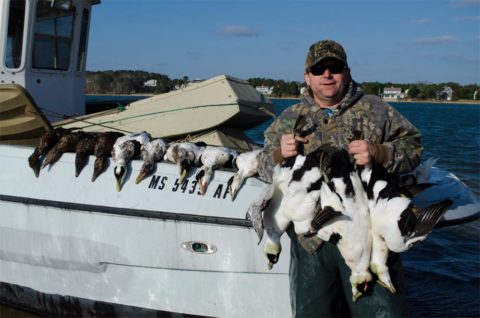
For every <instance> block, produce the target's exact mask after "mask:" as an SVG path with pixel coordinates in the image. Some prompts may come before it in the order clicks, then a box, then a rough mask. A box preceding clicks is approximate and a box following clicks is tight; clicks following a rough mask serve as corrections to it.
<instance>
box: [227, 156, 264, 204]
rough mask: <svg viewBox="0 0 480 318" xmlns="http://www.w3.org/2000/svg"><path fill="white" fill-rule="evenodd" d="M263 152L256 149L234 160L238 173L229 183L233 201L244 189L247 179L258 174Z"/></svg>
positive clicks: (233, 163)
mask: <svg viewBox="0 0 480 318" xmlns="http://www.w3.org/2000/svg"><path fill="white" fill-rule="evenodd" d="M261 151H262V149H254V150H251V151H247V152H243V153H241V154H239V155H238V156H237V157H236V158H234V159H233V162H232V165H233V167H234V168H236V169H237V171H236V172H235V174H234V175H233V176H232V177H230V179H229V180H228V182H227V185H228V192H229V193H230V195H231V198H232V200H234V199H235V197H236V195H237V193H238V190H240V188H241V187H242V185H243V182H244V181H245V179H246V178H248V177H252V176H254V175H256V174H257V170H258V155H259V154H260V152H261Z"/></svg>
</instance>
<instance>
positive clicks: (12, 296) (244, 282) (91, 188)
mask: <svg viewBox="0 0 480 318" xmlns="http://www.w3.org/2000/svg"><path fill="white" fill-rule="evenodd" d="M98 3H99V1H95V0H92V1H87V0H61V1H60V0H30V1H22V0H16V1H13V0H10V1H8V0H7V1H2V2H0V16H1V19H2V21H5V22H4V25H2V29H1V33H0V58H4V61H3V63H0V68H1V72H0V79H1V81H2V83H3V84H0V184H1V185H2V187H1V188H0V302H1V303H7V304H9V305H10V306H16V307H20V308H24V309H28V310H31V311H32V310H33V311H36V312H39V313H42V314H44V315H54V316H96V317H99V316H107V317H114V316H136V315H143V314H144V313H147V314H152V315H157V314H159V315H164V314H167V313H174V314H177V315H178V314H181V315H183V316H187V317H188V316H189V315H192V316H193V315H194V316H212V317H291V309H290V300H289V286H288V272H289V245H290V244H289V241H288V238H287V236H286V235H284V236H283V237H282V240H283V242H282V245H283V251H282V254H281V256H280V260H279V262H278V263H277V264H276V265H275V267H274V268H273V270H271V271H269V270H268V269H267V263H268V261H267V259H266V258H265V256H264V255H263V252H262V248H260V247H259V246H258V245H257V243H258V242H257V241H258V238H257V235H256V233H255V231H254V230H253V228H252V227H251V223H250V221H248V220H246V219H245V213H246V211H247V208H248V206H249V205H250V203H251V202H252V200H254V199H256V198H257V196H258V194H259V193H260V192H261V191H262V190H263V189H264V187H265V184H264V183H263V182H262V181H261V180H259V179H257V178H249V179H247V180H246V182H245V184H244V186H243V187H242V189H240V191H239V192H238V195H237V196H236V198H235V200H232V199H231V198H230V196H229V194H228V193H227V181H228V180H229V178H230V177H231V176H232V174H233V171H227V170H218V171H215V173H214V178H213V179H212V181H211V182H210V184H209V186H208V189H207V191H206V193H205V195H203V196H202V195H200V194H199V186H198V183H197V181H196V180H195V178H194V177H193V176H194V174H195V170H194V171H192V172H191V174H190V175H189V176H188V177H187V179H186V181H185V182H184V183H182V184H179V182H178V168H177V167H176V166H175V165H172V164H168V163H158V164H157V166H156V169H155V171H154V173H153V175H152V176H150V177H149V178H148V179H145V180H143V181H142V182H141V183H139V184H135V182H134V176H136V175H137V174H138V172H139V170H140V166H141V164H142V163H141V162H140V161H139V160H134V161H132V162H131V163H130V165H129V166H128V173H127V175H126V178H125V181H124V185H123V187H122V190H121V192H118V191H116V188H115V177H114V175H113V173H112V171H111V170H112V168H111V167H112V165H113V163H112V160H111V159H110V160H109V167H110V168H109V169H108V170H107V171H106V172H105V173H103V174H101V175H100V176H99V177H98V178H97V179H96V180H95V182H92V181H91V175H92V173H93V161H94V158H93V157H90V158H89V163H88V164H87V166H86V167H85V168H84V170H83V171H82V173H81V174H80V175H79V176H78V177H77V178H76V177H75V154H73V153H66V154H64V155H63V156H62V157H61V159H60V160H59V161H58V162H57V163H55V164H54V165H53V166H51V167H49V168H45V169H43V170H41V172H40V175H39V177H38V178H37V177H36V176H35V174H34V173H33V171H32V170H31V169H30V167H29V166H28V163H27V158H28V157H29V156H30V155H31V154H32V152H33V149H34V148H33V146H35V145H36V143H37V142H38V138H39V137H40V136H41V135H42V134H43V133H45V132H46V131H49V130H51V129H53V127H59V126H62V127H70V128H73V127H75V128H79V129H82V130H86V131H105V130H117V131H124V132H138V131H139V130H146V131H147V132H149V133H150V134H152V136H154V137H172V138H175V139H184V140H190V141H199V140H202V141H205V142H207V143H208V144H214V145H223V146H227V147H230V148H234V149H238V150H249V149H252V148H254V147H257V146H258V145H255V144H254V143H253V142H251V141H250V140H248V139H247V138H246V137H245V135H244V134H243V131H242V130H243V129H245V128H248V127H251V125H255V124H256V123H259V122H261V121H262V120H265V119H267V118H268V115H266V114H265V113H268V112H269V111H272V110H273V109H272V108H271V107H272V104H271V102H269V101H268V100H267V99H265V98H263V97H262V96H261V95H259V94H258V93H256V92H254V89H253V88H252V87H250V86H249V85H248V84H247V83H246V82H244V81H241V80H239V79H235V78H233V77H230V76H219V77H215V78H213V79H212V80H209V81H206V82H204V83H200V84H198V85H197V86H192V87H189V88H186V89H184V90H181V91H177V92H172V93H170V94H165V95H159V96H155V97H152V98H148V99H146V100H141V101H138V102H134V103H131V104H130V105H129V106H128V107H127V109H126V110H125V111H123V112H118V113H117V111H115V110H113V111H106V112H101V113H99V114H92V115H87V116H81V117H78V118H76V119H69V120H67V121H64V122H58V123H57V122H53V123H51V122H50V120H51V118H52V116H51V115H58V114H83V113H82V112H83V111H84V110H83V109H81V107H84V101H83V104H82V102H81V100H82V97H80V95H79V94H83V84H82V81H83V80H84V75H83V72H84V65H85V58H86V47H87V37H88V28H89V17H90V10H91V5H93V4H98ZM21 17H23V19H20V18H21ZM74 17H75V18H74ZM19 19H20V20H19ZM59 22H61V23H59ZM52 24H55V25H58V26H59V27H65V26H66V27H69V26H70V27H71V28H72V30H73V31H72V32H71V35H72V36H71V38H68V39H66V38H65V37H63V36H60V35H59V33H54V34H45V33H43V32H44V31H45V29H44V28H41V27H38V28H37V26H41V25H52ZM4 26H7V29H5V28H4ZM7 30H8V31H7ZM23 39H26V42H25V43H23ZM67 40H68V41H67ZM65 41H67V42H68V43H70V46H62V47H63V48H65V50H64V51H62V50H60V51H56V52H54V51H50V50H41V49H39V48H38V46H36V45H38V42H41V43H43V44H45V45H48V44H51V45H54V44H65V43H66V42H65ZM5 43H6V44H7V45H5ZM67 48H68V50H67ZM67 51H68V52H67ZM48 53H52V54H53V55H49V54H48ZM67 53H68V54H67ZM82 96H83V95H82ZM56 105H58V106H59V107H58V109H56V108H54V106H56ZM162 105H163V106H162ZM262 108H266V109H267V111H266V112H264V111H262ZM46 110H48V114H46V113H47V111H46ZM44 114H46V115H44ZM47 115H48V116H47ZM435 171H436V170H434V171H433V172H435ZM432 177H438V180H436V182H438V183H439V185H438V186H440V188H435V187H432V188H431V191H433V192H434V193H435V194H436V195H444V196H452V197H453V198H454V201H455V202H454V205H453V206H452V209H451V211H449V212H448V213H447V214H446V215H445V219H444V220H443V223H442V224H443V225H451V224H455V222H467V221H470V220H472V218H478V217H479V216H480V214H479V211H480V203H479V202H478V200H477V198H476V197H475V196H473V194H472V193H471V191H470V190H469V189H468V188H467V187H465V185H463V183H461V182H460V181H459V180H457V179H455V178H454V176H453V175H449V174H443V175H439V174H437V173H436V172H435V173H434V175H432ZM435 189H437V190H435ZM430 198H431V196H428V197H427V198H424V200H429V199H430ZM436 199H437V198H436ZM420 203H421V202H420Z"/></svg>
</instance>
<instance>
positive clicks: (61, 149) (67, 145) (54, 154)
mask: <svg viewBox="0 0 480 318" xmlns="http://www.w3.org/2000/svg"><path fill="white" fill-rule="evenodd" d="M84 135H85V133H84V132H83V131H73V132H72V131H70V132H67V133H66V134H65V135H63V136H62V137H61V138H60V139H59V140H58V142H57V143H56V144H55V146H54V147H53V148H52V149H50V151H49V152H48V153H47V155H46V156H45V159H44V160H43V163H42V169H43V168H45V167H46V166H48V165H50V166H52V165H53V164H55V163H56V162H57V161H58V159H60V157H61V156H62V155H63V154H64V153H65V152H75V150H76V147H77V143H78V141H79V140H80V139H82V137H83V136H84Z"/></svg>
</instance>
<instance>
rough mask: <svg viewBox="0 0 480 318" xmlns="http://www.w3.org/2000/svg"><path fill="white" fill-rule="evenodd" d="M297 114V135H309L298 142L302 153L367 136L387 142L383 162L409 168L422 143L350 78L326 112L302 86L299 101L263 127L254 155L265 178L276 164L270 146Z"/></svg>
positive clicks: (413, 131)
mask: <svg viewBox="0 0 480 318" xmlns="http://www.w3.org/2000/svg"><path fill="white" fill-rule="evenodd" d="M302 116H303V117H304V118H303V119H302V124H303V125H302V127H297V128H301V131H300V135H302V136H304V137H306V138H307V140H308V142H307V143H305V144H303V145H302V147H303V149H299V151H300V152H301V153H303V154H304V155H307V154H309V153H310V152H312V151H314V150H315V149H317V148H318V146H319V145H321V144H322V143H330V144H332V145H334V146H337V147H342V148H345V149H346V148H347V146H348V144H349V143H350V142H351V141H353V140H355V139H366V140H369V141H370V142H372V143H376V144H382V145H384V146H386V147H387V149H388V152H389V160H388V161H387V162H385V163H384V166H385V167H386V168H387V169H388V170H389V171H390V172H392V173H404V172H408V171H411V170H413V169H414V168H415V167H416V166H417V165H418V164H419V162H420V158H421V155H422V151H423V147H422V145H421V143H420V132H419V131H418V129H417V128H415V127H414V126H413V125H412V124H411V123H410V122H409V121H408V120H407V119H406V118H404V117H403V116H402V115H401V114H400V113H399V112H398V111H396V110H395V109H394V108H393V107H392V106H390V105H389V104H387V103H385V102H384V101H382V100H381V99H380V98H379V97H377V96H374V95H367V94H364V93H363V91H362V89H361V87H360V86H358V85H357V84H356V83H355V82H354V81H351V82H350V84H349V88H348V91H347V94H346V96H345V97H344V99H343V100H342V102H341V103H340V105H339V107H338V108H337V109H336V110H335V112H334V113H333V115H332V116H331V117H329V116H328V115H327V113H326V112H325V110H323V109H322V108H320V106H319V105H317V104H316V103H315V101H314V100H313V98H312V97H311V96H310V94H309V92H308V90H305V94H304V95H303V96H302V97H301V102H300V103H299V104H296V105H293V106H290V107H289V108H287V109H285V110H284V111H283V112H282V113H281V114H280V115H279V117H278V118H276V120H275V121H274V122H273V123H272V124H271V125H270V127H269V128H267V130H266V131H265V144H264V149H263V151H262V153H261V154H260V157H259V162H260V165H259V175H260V177H261V178H262V179H263V180H264V181H266V182H271V181H272V169H273V167H274V166H275V165H276V162H275V160H274V158H273V151H274V150H276V149H279V148H280V138H281V136H282V135H283V134H289V133H290V134H291V133H292V132H293V128H294V127H295V125H296V123H297V120H298V119H299V118H300V117H302ZM296 130H297V129H296ZM297 131H298V130H297Z"/></svg>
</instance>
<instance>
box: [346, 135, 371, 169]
mask: <svg viewBox="0 0 480 318" xmlns="http://www.w3.org/2000/svg"><path fill="white" fill-rule="evenodd" d="M370 149H371V147H370V142H369V141H368V140H354V141H352V142H351V143H349V144H348V152H349V153H350V155H352V156H353V158H355V162H356V164H357V165H359V166H364V165H368V164H369V163H370V162H371V160H372V154H371V153H370Z"/></svg>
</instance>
